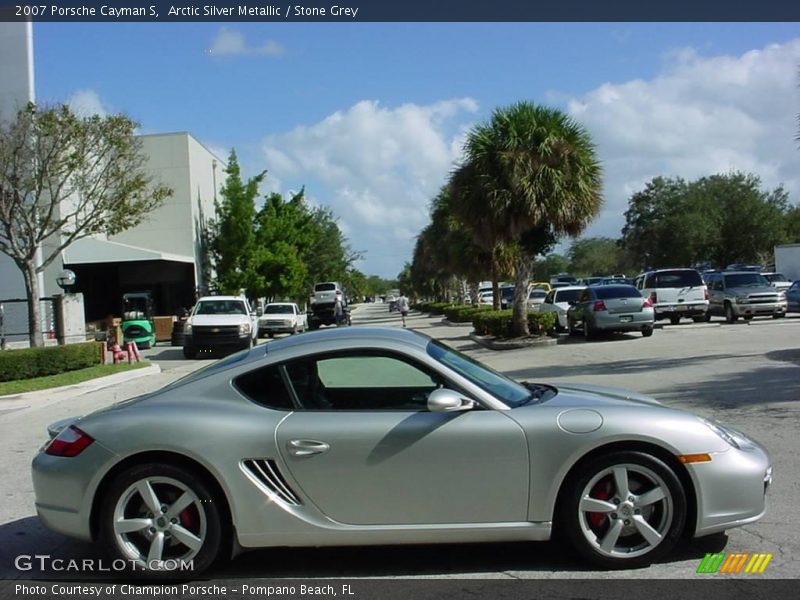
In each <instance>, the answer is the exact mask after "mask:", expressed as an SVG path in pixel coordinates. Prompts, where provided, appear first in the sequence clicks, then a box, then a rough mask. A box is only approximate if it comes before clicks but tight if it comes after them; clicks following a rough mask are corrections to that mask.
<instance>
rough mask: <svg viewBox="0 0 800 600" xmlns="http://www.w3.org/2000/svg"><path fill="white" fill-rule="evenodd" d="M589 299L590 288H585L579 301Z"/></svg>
mask: <svg viewBox="0 0 800 600" xmlns="http://www.w3.org/2000/svg"><path fill="white" fill-rule="evenodd" d="M588 301H589V290H588V289H587V290H583V291H582V292H581V295H580V296H579V297H578V302H588Z"/></svg>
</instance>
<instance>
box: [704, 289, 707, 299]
mask: <svg viewBox="0 0 800 600" xmlns="http://www.w3.org/2000/svg"><path fill="white" fill-rule="evenodd" d="M703 294H704V297H705V299H706V300H708V288H706V289H704V290H703Z"/></svg>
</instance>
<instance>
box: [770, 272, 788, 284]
mask: <svg viewBox="0 0 800 600" xmlns="http://www.w3.org/2000/svg"><path fill="white" fill-rule="evenodd" d="M764 277H765V278H766V280H767V281H769V282H776V281H789V280H788V279H786V277H784V276H783V275H781V274H780V273H770V274H769V275H764Z"/></svg>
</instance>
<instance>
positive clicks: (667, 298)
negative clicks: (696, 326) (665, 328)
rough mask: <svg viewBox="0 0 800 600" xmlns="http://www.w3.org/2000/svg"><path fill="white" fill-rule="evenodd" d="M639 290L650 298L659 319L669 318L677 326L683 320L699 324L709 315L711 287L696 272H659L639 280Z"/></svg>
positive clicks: (636, 283) (651, 272)
mask: <svg viewBox="0 0 800 600" xmlns="http://www.w3.org/2000/svg"><path fill="white" fill-rule="evenodd" d="M635 286H636V288H637V289H638V290H639V291H641V292H642V296H644V297H645V298H650V301H651V302H652V303H653V309H654V310H655V317H656V320H659V319H669V322H670V323H672V324H673V325H677V324H678V323H679V322H680V320H681V318H691V319H692V320H693V321H694V322H696V323H700V322H702V321H705V320H706V313H707V312H708V288H707V287H706V284H705V282H704V281H703V278H702V277H701V276H700V273H699V272H698V271H696V270H695V269H658V270H654V271H647V272H645V273H642V274H641V275H639V276H638V277H637V278H636V281H635Z"/></svg>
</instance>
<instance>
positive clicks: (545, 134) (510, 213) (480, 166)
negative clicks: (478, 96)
mask: <svg viewBox="0 0 800 600" xmlns="http://www.w3.org/2000/svg"><path fill="white" fill-rule="evenodd" d="M464 153H465V161H464V165H463V166H462V167H461V168H460V169H459V171H457V172H456V173H455V174H454V177H453V182H454V186H453V187H454V193H455V195H456V196H457V198H456V202H454V206H453V209H454V211H455V212H456V213H457V214H459V216H460V217H461V218H462V220H463V221H464V222H465V223H470V224H474V225H475V230H476V231H477V232H478V237H483V236H484V235H485V234H487V233H490V232H491V234H492V235H494V236H496V239H497V242H498V243H504V244H506V245H509V246H515V247H516V248H517V250H518V253H517V263H516V269H515V286H516V289H515V293H514V317H513V319H514V334H515V335H528V333H529V332H528V321H527V307H526V300H527V287H528V282H529V279H530V274H531V268H532V265H533V260H534V257H535V255H536V254H539V253H542V252H544V251H546V250H547V246H548V245H552V244H553V242H554V241H555V239H557V237H558V236H562V235H571V236H576V235H578V234H579V233H580V232H581V231H583V229H584V228H585V227H586V225H587V224H588V223H589V222H590V221H591V220H592V219H593V218H594V217H595V216H596V215H597V213H598V212H599V211H600V206H601V204H602V199H601V169H600V164H599V162H598V160H597V157H596V154H595V146H594V144H593V142H592V140H591V137H590V135H589V133H588V131H587V130H586V129H585V128H584V127H583V126H582V125H580V124H579V123H578V122H576V121H575V120H574V119H572V118H571V117H569V116H568V115H566V114H565V113H563V112H561V111H559V110H557V109H554V108H548V107H544V106H539V105H536V104H533V103H530V102H519V103H517V104H513V105H511V106H508V107H503V108H498V109H496V110H495V111H494V113H493V114H492V117H491V119H490V120H489V121H488V122H487V123H483V124H479V125H476V126H475V127H474V128H473V129H472V130H471V131H470V132H469V134H468V136H467V141H466V144H465V148H464ZM459 178H462V180H463V181H466V182H468V185H460V184H459Z"/></svg>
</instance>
